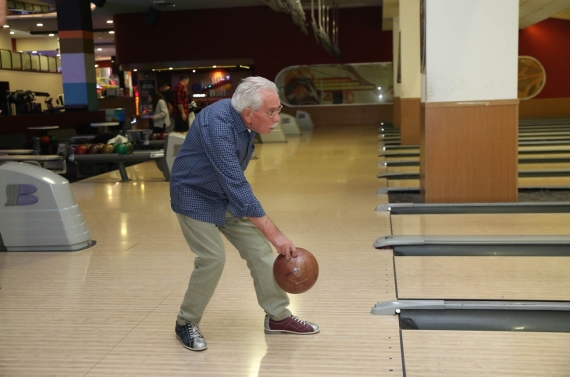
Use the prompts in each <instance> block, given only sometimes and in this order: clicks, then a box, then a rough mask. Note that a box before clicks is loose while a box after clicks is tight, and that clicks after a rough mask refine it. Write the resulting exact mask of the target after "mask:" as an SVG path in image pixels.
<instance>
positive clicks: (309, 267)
mask: <svg viewBox="0 0 570 377" xmlns="http://www.w3.org/2000/svg"><path fill="white" fill-rule="evenodd" d="M273 277H274V278H275V282H276V283H277V285H278V286H279V287H280V288H281V289H283V290H284V291H285V292H288V293H293V294H297V293H303V292H307V291H308V290H309V289H311V288H312V287H313V285H315V283H316V282H317V279H318V277H319V264H318V263H317V259H316V258H315V256H314V255H313V254H311V253H310V252H309V251H308V250H305V249H302V248H300V247H298V248H297V258H293V257H291V259H289V261H287V260H286V259H285V256H284V255H279V256H277V258H276V259H275V262H274V263H273Z"/></svg>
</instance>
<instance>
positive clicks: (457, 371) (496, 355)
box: [402, 330, 570, 377]
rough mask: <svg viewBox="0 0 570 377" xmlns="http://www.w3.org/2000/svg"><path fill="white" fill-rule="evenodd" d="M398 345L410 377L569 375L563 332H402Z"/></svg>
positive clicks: (568, 346) (569, 340)
mask: <svg viewBox="0 0 570 377" xmlns="http://www.w3.org/2000/svg"><path fill="white" fill-rule="evenodd" d="M402 342H403V348H404V350H403V354H404V357H405V361H406V375H407V376H410V377H412V376H413V377H417V376H425V377H428V376H429V377H436V376H437V377H458V376H477V377H480V376H485V377H506V376H517V377H521V376H548V377H567V376H568V371H569V370H570V358H568V353H569V352H570V334H567V333H529V332H519V331H509V332H478V331H429V330H424V331H414V330H402ZM539 355H540V356H539Z"/></svg>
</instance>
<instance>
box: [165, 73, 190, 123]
mask: <svg viewBox="0 0 570 377" xmlns="http://www.w3.org/2000/svg"><path fill="white" fill-rule="evenodd" d="M188 82H190V77H189V76H188V75H182V76H180V82H179V83H178V84H176V86H175V87H174V88H172V96H171V98H170V103H171V104H172V117H173V118H174V131H177V132H188V129H189V127H190V124H189V123H188V114H189V113H190V110H189V109H188V105H189V103H190V101H189V98H188Z"/></svg>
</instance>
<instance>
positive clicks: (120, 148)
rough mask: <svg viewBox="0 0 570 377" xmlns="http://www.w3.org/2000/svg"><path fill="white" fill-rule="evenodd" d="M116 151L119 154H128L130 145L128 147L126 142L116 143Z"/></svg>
mask: <svg viewBox="0 0 570 377" xmlns="http://www.w3.org/2000/svg"><path fill="white" fill-rule="evenodd" d="M114 152H115V153H118V154H127V153H128V152H129V147H127V146H126V145H125V144H123V143H118V144H116V145H115V150H114Z"/></svg>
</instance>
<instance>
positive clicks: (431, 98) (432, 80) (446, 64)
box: [420, 0, 519, 203]
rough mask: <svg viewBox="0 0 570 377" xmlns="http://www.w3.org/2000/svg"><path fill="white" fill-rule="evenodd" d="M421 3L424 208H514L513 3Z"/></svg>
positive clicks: (515, 45) (472, 0)
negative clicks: (494, 205) (438, 205)
mask: <svg viewBox="0 0 570 377" xmlns="http://www.w3.org/2000/svg"><path fill="white" fill-rule="evenodd" d="M423 1H424V4H423V6H422V9H423V10H424V11H423V12H422V14H423V18H424V20H425V22H422V25H424V26H425V33H423V32H422V34H425V38H424V40H425V46H424V51H425V66H424V67H425V69H423V70H422V72H423V73H422V106H421V140H420V187H421V192H422V194H423V196H424V198H425V201H426V202H428V203H434V202H440V203H443V202H446V203H450V202H513V201H517V196H518V190H517V175H518V172H517V162H518V161H517V160H518V156H517V154H518V151H517V149H518V142H517V139H518V136H517V133H518V99H517V55H518V11H519V2H518V0H501V1H496V0H469V1H457V0H423ZM422 27H423V26H422Z"/></svg>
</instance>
